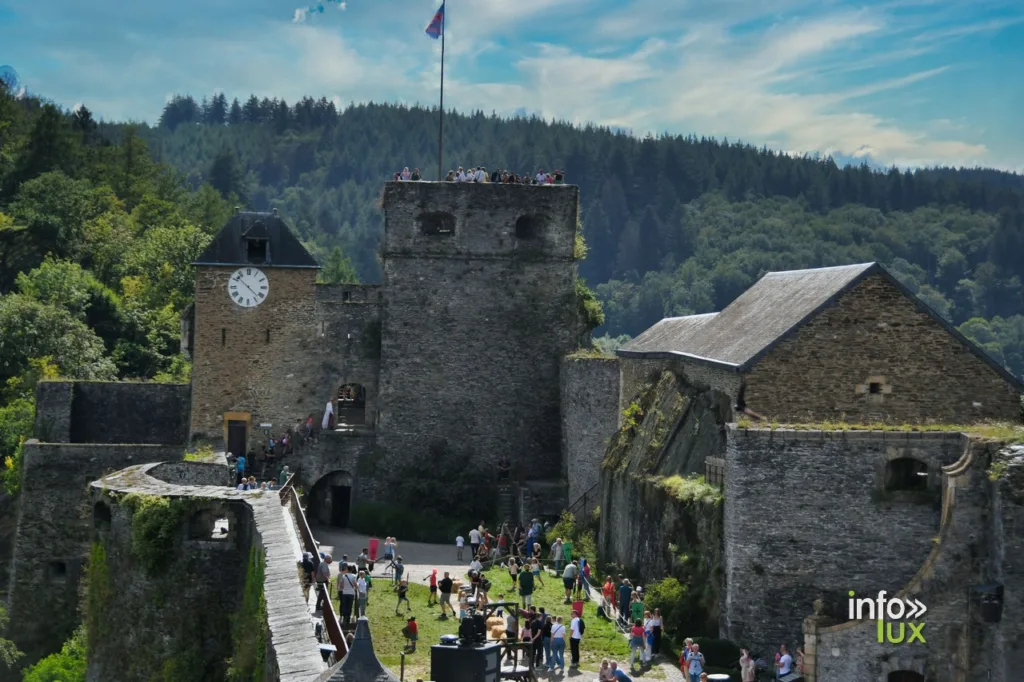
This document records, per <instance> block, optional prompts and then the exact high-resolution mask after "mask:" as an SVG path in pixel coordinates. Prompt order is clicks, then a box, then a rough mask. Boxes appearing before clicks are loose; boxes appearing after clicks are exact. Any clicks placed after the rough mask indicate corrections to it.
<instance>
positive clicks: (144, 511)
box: [120, 493, 198, 576]
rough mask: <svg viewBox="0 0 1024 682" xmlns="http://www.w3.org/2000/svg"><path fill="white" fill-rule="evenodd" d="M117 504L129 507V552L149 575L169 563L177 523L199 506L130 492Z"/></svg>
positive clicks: (177, 531) (154, 573) (183, 500)
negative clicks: (130, 516) (130, 514)
mask: <svg viewBox="0 0 1024 682" xmlns="http://www.w3.org/2000/svg"><path fill="white" fill-rule="evenodd" d="M120 503H121V504H122V505H124V506H126V507H128V508H130V509H131V510H132V554H133V555H134V557H135V559H136V560H137V561H138V562H139V564H141V565H142V568H143V569H144V570H145V571H146V572H147V573H148V574H149V575H153V576H156V575H159V574H160V573H162V572H163V571H164V570H165V569H166V568H167V566H169V565H170V563H171V559H172V557H171V556H169V553H171V552H173V551H174V549H175V548H176V547H177V546H178V544H179V543H178V542H177V537H176V536H177V535H178V533H179V528H180V524H181V522H182V520H183V519H185V518H186V517H187V516H188V515H189V514H190V513H191V512H192V511H194V510H195V509H197V508H198V506H197V503H196V501H195V500H191V499H188V498H173V499H172V498H168V497H160V496H157V495H143V494H140V493H131V494H128V495H125V496H124V497H123V498H122V499H121V500H120Z"/></svg>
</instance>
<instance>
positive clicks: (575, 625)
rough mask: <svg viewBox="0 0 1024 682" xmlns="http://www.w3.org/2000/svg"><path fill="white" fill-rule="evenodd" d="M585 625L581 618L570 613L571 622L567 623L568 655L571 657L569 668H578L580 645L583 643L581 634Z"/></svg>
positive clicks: (577, 614)
mask: <svg viewBox="0 0 1024 682" xmlns="http://www.w3.org/2000/svg"><path fill="white" fill-rule="evenodd" d="M586 629H587V624H586V623H584V622H583V618H582V616H581V615H580V614H579V613H578V612H577V611H573V612H572V620H571V621H570V622H569V654H570V656H571V659H572V660H571V662H570V663H569V667H571V668H579V667H580V643H581V642H582V641H583V633H584V632H586Z"/></svg>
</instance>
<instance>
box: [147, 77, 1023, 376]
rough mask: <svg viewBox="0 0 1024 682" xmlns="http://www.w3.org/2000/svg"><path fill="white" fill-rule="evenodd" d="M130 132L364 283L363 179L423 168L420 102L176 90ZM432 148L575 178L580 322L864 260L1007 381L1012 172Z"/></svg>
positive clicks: (693, 152)
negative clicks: (265, 213) (582, 253)
mask: <svg viewBox="0 0 1024 682" xmlns="http://www.w3.org/2000/svg"><path fill="white" fill-rule="evenodd" d="M142 134H143V135H144V136H145V137H146V139H147V140H148V141H149V142H150V147H151V149H152V150H153V152H154V154H156V155H157V157H158V158H160V159H162V160H164V161H167V162H169V163H171V164H173V165H174V166H176V167H177V168H179V169H180V170H182V171H183V172H185V173H186V174H187V176H188V178H189V181H190V182H191V183H192V184H193V185H194V186H199V184H200V183H202V182H203V181H208V182H210V183H212V184H213V185H214V186H215V187H216V188H217V189H219V190H220V191H221V192H222V193H224V194H225V195H229V194H231V193H235V194H237V195H238V196H239V197H241V201H242V202H243V203H246V204H248V205H249V206H252V207H254V208H258V209H264V208H268V207H270V206H271V205H273V206H277V207H279V208H280V209H281V210H282V211H283V212H284V213H285V214H286V215H287V216H288V217H289V218H290V219H291V221H292V222H293V224H294V225H295V226H296V228H297V229H298V230H299V231H300V232H301V234H302V236H303V238H304V239H305V240H306V242H307V244H310V245H311V246H312V247H313V248H314V250H315V251H316V252H317V253H318V255H319V257H320V258H321V259H323V257H324V254H325V253H326V251H327V249H329V248H331V247H333V246H335V245H341V246H342V248H343V249H344V251H345V253H347V254H348V255H349V256H351V258H352V260H353V262H354V264H355V266H356V269H357V271H358V273H359V276H360V277H361V278H362V279H363V280H364V281H376V280H377V278H378V263H377V260H376V253H377V246H378V240H379V236H380V230H381V224H382V223H381V215H380V212H379V211H378V209H377V207H376V201H377V199H378V197H379V195H380V189H381V183H382V182H384V181H385V180H387V179H389V178H390V177H391V176H392V175H393V174H394V173H395V172H396V171H398V170H401V168H403V167H404V166H409V167H410V168H414V167H418V168H420V169H421V170H422V171H423V172H424V176H425V177H426V178H428V179H431V178H433V177H435V175H436V173H437V171H436V168H437V111H436V110H433V111H432V110H428V109H423V108H416V107H413V108H408V107H404V106H394V105H379V104H370V105H363V106H353V107H350V108H348V109H345V110H344V111H342V112H339V111H338V110H336V109H335V107H334V105H333V104H331V103H329V102H328V101H327V100H326V99H320V100H314V99H311V98H307V99H305V100H302V101H300V102H298V103H296V104H294V105H291V106H289V105H288V104H287V103H285V102H283V101H277V100H269V99H262V100H260V99H257V98H256V97H250V98H248V100H243V101H238V100H236V101H235V102H232V103H229V102H228V100H227V99H225V98H224V97H223V96H222V95H220V96H215V97H213V98H212V99H210V100H203V101H202V102H196V100H194V99H192V98H191V97H176V98H173V99H172V100H171V101H170V102H169V103H168V104H167V106H166V108H165V110H164V113H163V116H162V117H161V121H160V123H159V125H158V126H156V127H154V128H152V129H150V130H147V131H145V132H144V133H142ZM445 159H446V161H445V169H446V170H447V169H448V168H453V167H457V166H460V165H462V166H477V165H484V166H486V167H487V168H488V169H495V168H508V169H512V170H514V171H517V172H520V173H522V172H526V171H535V170H536V169H537V168H538V167H544V168H546V169H552V168H561V169H565V171H566V172H567V179H568V181H569V182H572V183H576V184H579V185H580V188H581V197H582V198H581V204H582V206H581V208H582V214H583V221H584V232H585V235H586V238H587V242H588V245H589V247H590V251H589V254H588V256H587V258H586V260H585V261H584V262H583V263H582V265H581V273H582V274H583V276H584V277H585V278H586V280H587V281H588V283H589V284H590V285H591V286H592V287H593V288H594V289H595V290H596V291H597V293H598V295H599V297H600V298H601V299H602V300H603V301H604V303H605V311H606V314H607V324H606V325H605V326H604V327H603V328H602V329H600V330H599V332H604V333H607V334H610V335H612V336H618V335H622V334H628V335H635V334H637V333H639V332H640V331H642V330H643V329H645V328H646V327H647V326H649V325H650V324H652V323H653V322H655V321H656V320H658V319H660V318H661V317H663V316H666V315H681V314H687V313H701V312H708V311H713V310H720V309H722V308H723V307H724V306H725V305H727V304H728V303H729V302H730V301H731V300H732V299H733V298H735V297H736V296H737V295H738V294H739V293H740V292H742V291H743V290H744V289H745V288H746V287H748V286H749V285H750V284H751V283H753V282H754V281H756V279H757V278H758V277H760V276H761V275H762V274H763V273H764V272H766V271H769V270H780V269H793V268H806V267H818V266H828V265H836V264H844V263H852V262H862V261H874V260H877V261H880V262H882V263H883V264H885V265H886V266H888V267H889V268H890V269H891V270H893V271H894V272H895V273H896V274H897V275H898V276H899V277H900V278H901V279H902V280H903V281H904V282H905V283H907V284H908V285H909V286H910V287H911V288H912V289H913V290H914V291H916V292H917V293H918V294H919V295H920V296H921V297H922V298H923V299H924V300H925V301H927V302H928V304H929V305H931V306H932V307H933V308H935V309H936V310H938V311H939V312H940V313H942V314H943V315H945V316H946V317H947V318H948V319H950V320H951V321H953V322H954V323H955V324H957V325H965V323H966V326H965V327H964V331H966V332H967V333H968V334H970V335H971V336H972V337H973V338H975V339H977V340H979V341H980V342H982V343H983V344H984V345H985V346H986V347H987V348H988V349H989V351H990V352H992V353H993V355H995V356H996V357H997V358H998V359H999V360H1000V361H1002V362H1004V363H1006V364H1007V365H1008V366H1010V367H1011V368H1012V369H1013V370H1014V371H1015V372H1016V373H1018V374H1024V316H1022V314H1024V289H1022V286H1021V278H1022V277H1024V258H1022V257H1021V256H1022V254H1024V211H1022V206H1024V201H1022V195H1024V176H1021V175H1017V174H1010V173H1004V172H1000V171H995V170H991V169H983V168H975V169H952V168H938V169H928V170H917V171H914V172H910V171H904V172H900V171H898V170H890V171H888V172H877V171H872V170H871V169H869V168H868V167H867V166H862V167H859V168H858V167H845V168H839V167H838V166H837V165H836V164H835V163H834V162H833V161H832V160H831V159H827V158H826V159H814V158H794V157H791V156H787V155H784V154H779V153H777V152H773V151H770V150H766V149H757V148H754V147H751V146H749V145H744V144H737V143H730V142H728V141H725V140H723V141H716V140H710V139H705V138H696V137H692V136H691V137H670V136H665V137H660V138H653V137H648V138H645V139H637V138H635V137H632V136H630V135H627V134H623V133H615V132H612V131H610V130H608V129H606V128H600V127H595V126H585V127H575V126H571V125H568V124H563V123H554V124H552V123H547V122H544V121H542V120H539V119H537V118H513V119H502V118H499V117H496V116H489V115H485V114H484V113H483V112H476V113H473V114H468V115H460V114H448V115H447V116H446V119H445Z"/></svg>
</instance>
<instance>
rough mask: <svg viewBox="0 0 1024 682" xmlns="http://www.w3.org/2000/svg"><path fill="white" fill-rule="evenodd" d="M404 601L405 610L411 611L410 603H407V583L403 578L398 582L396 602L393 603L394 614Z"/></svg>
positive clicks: (396, 613)
mask: <svg viewBox="0 0 1024 682" xmlns="http://www.w3.org/2000/svg"><path fill="white" fill-rule="evenodd" d="M403 601H404V602H405V612H406V613H409V612H410V611H412V604H410V603H409V583H408V582H407V581H405V580H403V581H402V582H400V583H398V603H397V604H395V615H396V616H397V615H398V608H399V607H400V606H401V605H402V602H403Z"/></svg>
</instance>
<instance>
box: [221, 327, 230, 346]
mask: <svg viewBox="0 0 1024 682" xmlns="http://www.w3.org/2000/svg"><path fill="white" fill-rule="evenodd" d="M220 345H222V346H226V345H228V329H227V327H221V329H220Z"/></svg>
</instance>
